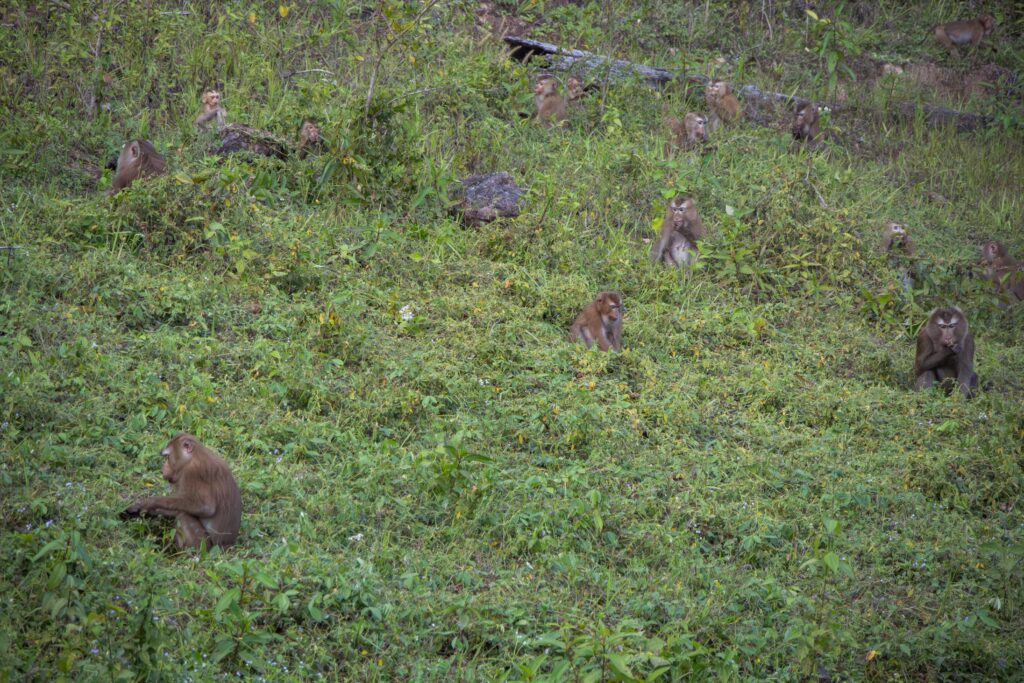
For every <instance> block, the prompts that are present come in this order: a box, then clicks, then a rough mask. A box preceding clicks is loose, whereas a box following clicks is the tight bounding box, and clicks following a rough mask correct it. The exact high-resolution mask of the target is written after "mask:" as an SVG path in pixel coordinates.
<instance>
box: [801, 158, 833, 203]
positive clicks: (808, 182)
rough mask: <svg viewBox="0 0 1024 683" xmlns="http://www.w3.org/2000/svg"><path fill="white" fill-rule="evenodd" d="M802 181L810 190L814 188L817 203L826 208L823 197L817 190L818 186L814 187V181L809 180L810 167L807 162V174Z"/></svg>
mask: <svg viewBox="0 0 1024 683" xmlns="http://www.w3.org/2000/svg"><path fill="white" fill-rule="evenodd" d="M804 182H805V183H807V185H808V187H810V188H811V189H812V190H814V194H815V195H816V196H817V197H818V204H820V205H821V208H823V209H827V208H828V204H826V203H825V198H824V197H822V196H821V193H820V192H818V188H816V187H815V186H814V183H812V182H811V167H810V164H808V166H807V175H805V176H804Z"/></svg>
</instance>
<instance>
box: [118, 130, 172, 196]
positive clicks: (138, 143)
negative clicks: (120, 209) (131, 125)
mask: <svg viewBox="0 0 1024 683" xmlns="http://www.w3.org/2000/svg"><path fill="white" fill-rule="evenodd" d="M166 170H167V164H166V163H165V162H164V158H163V157H162V156H160V155H159V154H157V151H156V147H154V146H153V143H151V142H150V141H149V140H143V139H142V138H139V139H136V140H129V141H128V142H126V143H124V147H122V148H121V154H120V156H118V157H117V170H116V171H115V172H114V180H113V181H112V182H111V183H110V189H109V190H107V193H108V194H111V195H115V194H117V193H118V192H120V191H121V190H123V189H124V188H126V187H128V186H129V185H131V184H132V183H133V182H135V181H136V180H138V179H139V178H142V177H144V176H154V175H160V174H161V173H163V172H164V171H166Z"/></svg>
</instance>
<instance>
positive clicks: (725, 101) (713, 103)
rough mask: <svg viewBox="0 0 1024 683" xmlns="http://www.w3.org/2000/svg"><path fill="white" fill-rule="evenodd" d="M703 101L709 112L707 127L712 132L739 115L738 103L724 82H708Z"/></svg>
mask: <svg viewBox="0 0 1024 683" xmlns="http://www.w3.org/2000/svg"><path fill="white" fill-rule="evenodd" d="M704 99H705V100H706V101H707V103H708V108H709V109H710V110H711V117H710V121H709V123H708V127H709V128H710V129H711V130H712V131H714V130H715V129H716V128H718V126H720V125H721V124H722V123H730V122H732V121H735V120H736V118H737V117H738V116H739V115H740V101H739V100H738V99H736V96H735V95H733V94H732V88H730V87H729V84H728V83H726V82H725V81H718V80H714V81H710V82H709V83H708V86H707V89H706V90H705V91H704Z"/></svg>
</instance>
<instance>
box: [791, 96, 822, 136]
mask: <svg viewBox="0 0 1024 683" xmlns="http://www.w3.org/2000/svg"><path fill="white" fill-rule="evenodd" d="M819 132H820V130H819V128H818V107H817V106H815V104H814V103H813V102H808V103H807V104H805V105H803V106H801V107H800V108H798V109H797V110H796V116H794V118H793V139H794V140H804V141H806V142H815V141H816V140H817V138H818V133H819Z"/></svg>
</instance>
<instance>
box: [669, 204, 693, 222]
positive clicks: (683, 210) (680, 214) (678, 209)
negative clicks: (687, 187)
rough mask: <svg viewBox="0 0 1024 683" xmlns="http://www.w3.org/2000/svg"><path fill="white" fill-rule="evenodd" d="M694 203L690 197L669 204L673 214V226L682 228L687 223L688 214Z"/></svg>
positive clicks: (670, 212) (670, 211)
mask: <svg viewBox="0 0 1024 683" xmlns="http://www.w3.org/2000/svg"><path fill="white" fill-rule="evenodd" d="M691 206H693V203H692V202H691V201H690V200H689V199H684V200H682V201H674V202H672V203H671V204H669V205H668V210H669V214H670V215H671V216H672V227H674V228H681V227H683V225H685V224H686V214H687V213H688V212H689V210H690V207H691Z"/></svg>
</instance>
